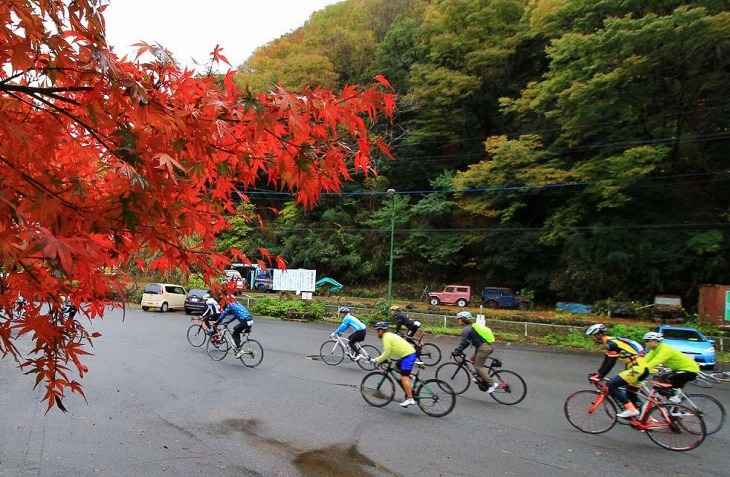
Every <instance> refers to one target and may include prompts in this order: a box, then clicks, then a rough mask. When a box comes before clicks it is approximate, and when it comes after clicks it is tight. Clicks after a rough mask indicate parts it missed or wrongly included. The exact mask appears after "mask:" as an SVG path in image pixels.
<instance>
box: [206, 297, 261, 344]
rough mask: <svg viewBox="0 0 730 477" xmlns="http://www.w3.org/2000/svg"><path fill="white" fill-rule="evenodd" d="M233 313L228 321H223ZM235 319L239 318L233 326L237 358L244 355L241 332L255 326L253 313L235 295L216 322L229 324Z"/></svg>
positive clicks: (217, 323) (230, 298)
mask: <svg viewBox="0 0 730 477" xmlns="http://www.w3.org/2000/svg"><path fill="white" fill-rule="evenodd" d="M228 315H231V317H230V318H228V320H227V321H225V322H223V319H224V318H225V317H227V316H228ZM233 320H238V324H237V325H236V326H234V327H233V333H232V335H233V342H234V343H235V344H236V358H240V357H241V356H243V348H242V347H241V332H244V331H251V327H252V326H253V315H252V314H251V312H250V311H248V308H246V307H245V306H243V305H242V304H240V303H239V302H238V300H236V299H235V298H233V297H229V303H228V305H227V306H226V307H225V308H224V309H223V311H222V312H221V314H220V316H218V320H217V321H216V322H215V324H216V326H218V325H220V324H221V323H223V324H224V325H227V324H228V323H230V322H232V321H233Z"/></svg>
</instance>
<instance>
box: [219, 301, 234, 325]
mask: <svg viewBox="0 0 730 477" xmlns="http://www.w3.org/2000/svg"><path fill="white" fill-rule="evenodd" d="M228 315H231V317H230V318H229V319H228V321H226V322H225V323H223V324H224V325H227V324H228V323H230V322H231V321H233V320H235V319H236V315H234V314H233V312H232V310H231V308H230V307H228V306H227V307H226V309H225V310H223V311H222V312H221V314H220V315H219V316H218V319H217V320H216V322H215V324H216V326H217V325H220V324H221V323H222V322H223V318H225V317H226V316H228Z"/></svg>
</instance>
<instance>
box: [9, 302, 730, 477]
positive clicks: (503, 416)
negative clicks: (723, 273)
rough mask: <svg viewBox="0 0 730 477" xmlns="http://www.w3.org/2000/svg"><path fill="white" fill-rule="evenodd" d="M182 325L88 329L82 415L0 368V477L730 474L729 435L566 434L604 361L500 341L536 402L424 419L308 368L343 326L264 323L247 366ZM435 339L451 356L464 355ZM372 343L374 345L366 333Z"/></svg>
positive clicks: (154, 322) (173, 320)
mask: <svg viewBox="0 0 730 477" xmlns="http://www.w3.org/2000/svg"><path fill="white" fill-rule="evenodd" d="M189 323H190V319H189V317H187V316H185V315H184V314H182V313H174V312H173V313H167V314H162V313H154V312H150V313H145V312H142V311H141V310H134V309H132V310H127V314H126V318H125V321H124V322H122V320H121V312H119V311H115V312H112V313H111V314H109V315H108V316H107V318H105V319H104V321H103V322H101V323H98V324H96V325H95V326H94V327H93V330H96V331H100V332H101V333H103V336H102V337H101V338H98V339H96V340H95V341H94V352H95V356H92V357H89V358H88V360H87V364H88V366H89V368H90V372H89V374H88V375H87V376H86V377H84V379H83V380H82V384H83V386H84V390H85V393H86V398H87V399H88V403H87V402H85V401H84V399H83V398H82V397H80V396H78V395H73V396H69V397H68V398H67V399H66V400H65V404H66V406H67V407H68V409H69V413H67V414H63V413H61V412H59V411H58V410H52V411H51V412H50V413H48V414H47V415H45V414H44V413H45V410H46V404H45V403H42V402H41V401H40V400H41V397H42V390H40V389H39V390H33V380H32V378H31V377H29V376H24V375H23V374H22V373H21V372H19V371H18V370H17V369H16V364H15V363H14V362H12V361H10V360H8V359H7V358H6V359H3V360H1V361H0V422H1V423H2V425H1V426H0V476H5V475H7V476H39V477H46V476H68V475H77V476H92V475H101V476H163V475H165V476H193V475H201V476H257V475H260V476H304V475H311V476H328V475H331V476H339V475H348V476H394V475H404V476H406V475H419V476H441V475H443V476H483V475H488V476H502V475H505V476H525V477H532V476H540V477H544V476H553V475H556V476H557V475H560V476H576V477H577V476H587V475H594V476H623V475H626V476H629V475H631V476H635V475H643V476H655V475H656V476H658V475H670V476H703V477H712V476H725V475H727V469H725V467H726V466H727V448H728V439H729V438H730V430H728V427H726V428H724V429H722V430H721V431H720V432H719V433H718V434H716V435H713V436H710V437H708V438H707V440H706V441H705V442H704V443H703V444H702V445H701V446H700V447H699V448H698V449H696V450H694V451H691V452H686V453H674V452H670V451H666V450H663V449H661V448H659V447H657V446H656V445H655V444H653V443H652V442H651V441H650V440H649V439H648V438H647V437H646V436H645V435H643V433H640V432H637V431H633V430H631V429H628V428H626V427H621V426H617V427H616V428H614V429H612V430H611V431H610V432H608V433H606V434H604V435H600V436H591V435H586V434H581V433H579V432H578V431H575V430H574V429H573V428H572V427H570V425H569V424H568V422H567V421H566V419H565V417H564V416H563V411H562V405H563V401H564V400H565V397H566V396H567V395H568V394H569V393H570V392H572V391H574V390H578V389H585V388H587V383H586V382H585V376H586V375H587V374H588V373H589V372H591V371H594V370H595V368H596V367H597V366H598V361H599V360H600V359H601V358H600V356H598V355H587V354H575V353H559V352H556V351H555V350H547V349H541V348H528V347H522V346H511V345H509V344H506V343H498V344H497V346H496V351H495V356H498V357H500V358H502V359H503V361H504V363H505V368H509V369H512V370H514V371H517V372H518V373H520V374H521V375H522V376H523V377H524V378H525V380H526V381H527V385H528V395H527V398H526V399H525V400H524V401H523V402H522V403H520V404H519V405H517V406H514V407H507V406H503V405H500V404H498V403H496V402H495V401H494V400H492V399H490V398H489V397H487V396H486V395H484V394H483V393H481V392H479V391H478V390H477V389H476V388H474V387H471V388H470V389H469V390H468V391H467V392H466V393H465V394H464V395H463V396H462V397H460V398H459V399H458V402H457V406H456V409H455V410H454V412H453V413H452V414H450V415H449V416H447V417H444V418H441V419H436V418H432V417H428V416H426V415H425V414H423V413H422V412H421V411H420V410H419V409H418V408H417V407H415V406H412V407H410V408H408V409H401V408H400V407H399V406H398V405H397V404H396V403H392V404H390V405H388V406H386V407H384V408H382V409H377V408H373V407H371V406H369V405H368V404H367V403H365V401H363V399H362V398H361V397H360V394H359V390H358V386H359V383H360V380H361V379H362V378H363V376H364V375H365V372H364V371H362V370H361V369H360V368H359V367H357V365H355V364H354V363H351V362H349V361H346V362H343V363H342V364H340V365H339V366H336V367H330V366H327V365H325V364H324V363H322V362H319V361H318V360H316V359H312V356H313V355H316V354H317V353H318V350H319V346H320V344H321V343H322V342H323V341H324V340H325V339H326V338H327V335H328V333H329V332H330V331H332V330H333V329H334V328H335V327H336V325H327V324H313V323H295V322H283V321H275V320H264V319H257V320H256V323H255V325H254V332H253V335H252V337H254V338H256V339H257V340H259V341H260V342H261V343H262V345H263V346H264V350H265V356H264V360H263V363H262V364H261V365H260V366H259V367H258V368H255V369H248V368H245V367H244V366H242V365H241V364H240V362H239V361H238V360H235V359H233V357H232V356H230V355H229V357H227V358H226V359H225V360H224V361H222V362H214V361H213V360H211V359H210V358H209V357H208V355H207V354H206V352H205V350H204V349H203V348H193V347H191V346H190V345H189V344H188V342H187V340H186V338H185V332H186V330H187V327H188V326H189ZM434 341H435V342H436V343H437V344H439V345H440V346H441V348H442V350H443V351H444V354H446V355H447V354H448V352H449V351H450V350H451V349H452V348H453V347H454V346H455V345H456V339H455V338H452V337H446V338H438V339H435V340H434ZM366 342H367V343H370V344H374V345H376V346H378V347H379V348H380V343H379V342H378V340H377V338H375V337H374V334H373V333H372V332H370V333H369V336H368V339H367V340H366ZM19 347H20V348H21V349H23V350H26V351H27V343H25V342H23V341H21V342H19ZM432 374H433V371H432V370H427V371H426V375H432ZM721 386H724V387H722V388H721V387H719V386H718V387H716V388H714V389H711V390H707V391H709V392H708V393H709V394H712V395H714V396H716V397H718V398H719V399H720V400H721V401H722V402H723V403H725V404H726V406H728V405H730V384H726V385H721ZM693 391H696V392H705V390H702V391H700V390H698V389H693ZM399 397H400V396H399Z"/></svg>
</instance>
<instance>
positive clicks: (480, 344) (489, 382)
mask: <svg viewBox="0 0 730 477" xmlns="http://www.w3.org/2000/svg"><path fill="white" fill-rule="evenodd" d="M456 318H457V319H458V320H459V325H460V326H461V327H462V330H461V341H460V342H459V346H457V347H456V349H455V350H454V351H453V352H452V353H451V356H458V355H460V354H462V352H463V351H464V350H465V349H466V348H467V347H468V346H469V345H472V346H474V356H473V357H472V359H471V360H472V362H473V363H474V368H475V369H476V371H477V374H478V375H479V377H480V378H481V381H482V383H483V384H484V385H485V386H487V390H486V391H487V392H488V393H489V394H492V393H493V392H494V390H495V389H497V386H498V384H497V383H495V382H494V380H493V379H492V378H491V377H490V376H489V374H488V373H487V371H486V368H485V367H484V362H485V361H487V357H488V356H489V355H490V354H492V351H494V347H493V346H492V343H494V333H492V330H491V329H490V328H489V327H487V326H486V325H482V324H479V323H474V316H473V315H472V314H471V312H469V311H460V312H459V313H457V314H456ZM474 382H475V383H477V384H481V383H479V380H477V379H475V380H474ZM480 388H481V386H480Z"/></svg>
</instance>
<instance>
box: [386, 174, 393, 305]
mask: <svg viewBox="0 0 730 477" xmlns="http://www.w3.org/2000/svg"><path fill="white" fill-rule="evenodd" d="M388 196H390V204H391V207H390V212H391V213H390V262H389V264H388V309H387V310H386V313H390V305H392V304H393V236H394V235H395V189H388Z"/></svg>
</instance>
